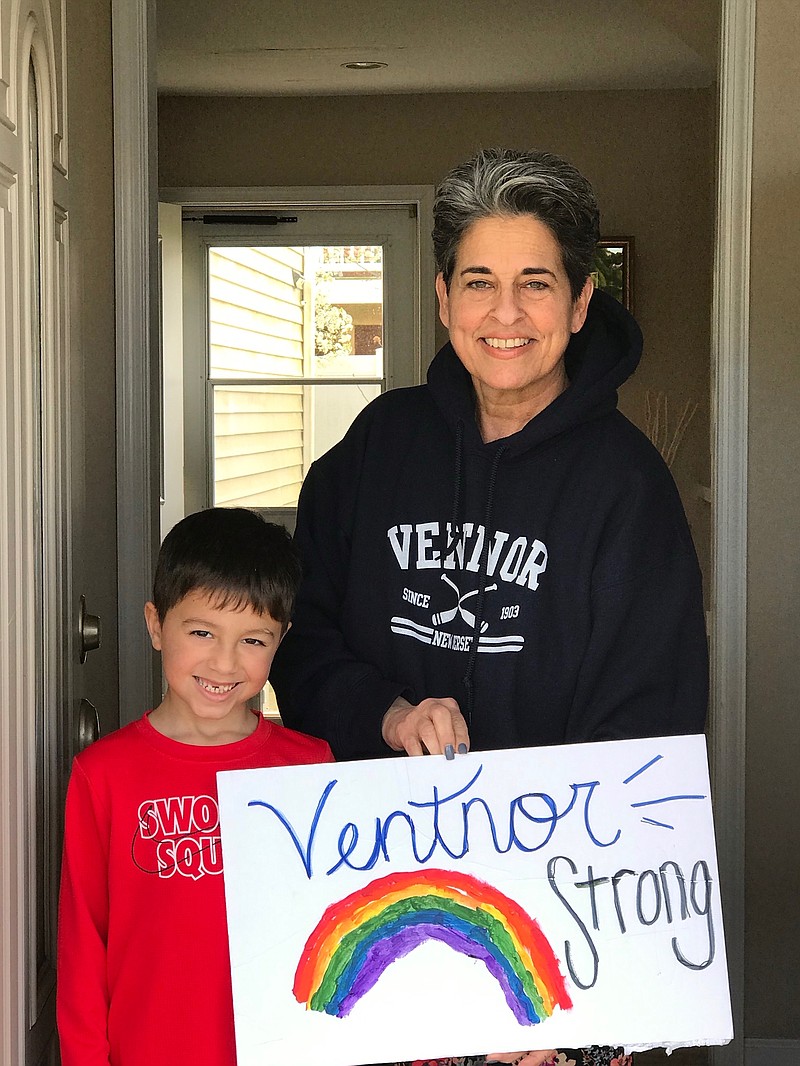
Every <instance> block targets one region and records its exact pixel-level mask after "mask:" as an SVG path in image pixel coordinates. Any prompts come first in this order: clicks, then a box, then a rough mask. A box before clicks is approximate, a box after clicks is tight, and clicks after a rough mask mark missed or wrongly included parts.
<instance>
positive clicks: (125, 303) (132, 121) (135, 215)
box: [111, 0, 160, 721]
mask: <svg viewBox="0 0 800 1066" xmlns="http://www.w3.org/2000/svg"><path fill="white" fill-rule="evenodd" d="M111 12H112V14H111V18H112V48H113V88H114V214H115V242H116V250H115V298H116V335H117V345H116V348H117V352H116V366H117V548H118V568H119V574H118V583H117V584H118V594H119V598H118V602H119V605H120V608H119V611H118V626H119V647H120V660H119V694H120V717H121V719H122V721H128V720H130V719H131V718H135V717H138V716H139V715H140V714H141V713H142V708H143V707H152V706H154V700H155V701H156V702H157V701H158V698H160V697H159V696H158V691H157V689H156V679H155V677H154V674H155V671H154V669H153V653H152V649H151V647H150V641H149V639H148V637H147V631H146V629H145V627H144V626H143V625H142V623H141V611H140V608H141V605H143V604H144V603H145V601H146V600H148V599H149V598H150V592H151V581H152V566H153V558H154V553H155V550H156V549H157V547H158V541H159V538H158V529H159V515H158V480H157V478H156V466H155V458H154V457H155V455H157V441H156V440H155V433H156V429H157V420H156V419H155V418H154V417H153V411H154V409H157V407H156V405H157V404H158V394H157V387H158V378H157V375H156V374H155V373H154V360H155V359H156V358H157V355H158V345H157V343H155V340H156V338H157V336H158V332H157V331H158V323H157V321H156V309H157V307H158V299H157V292H158V289H157V286H158V269H157V229H158V223H157V210H158V207H157V196H156V190H157V185H158V180H157V176H156V153H155V142H156V124H157V114H156V90H155V55H156V48H155V36H154V34H155V3H154V0H112V5H111ZM154 479H155V480H154ZM159 680H160V679H159Z"/></svg>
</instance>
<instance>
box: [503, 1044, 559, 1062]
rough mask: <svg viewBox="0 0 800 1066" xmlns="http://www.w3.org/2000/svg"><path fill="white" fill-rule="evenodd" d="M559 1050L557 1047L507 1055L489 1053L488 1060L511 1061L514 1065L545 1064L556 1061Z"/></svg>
mask: <svg viewBox="0 0 800 1066" xmlns="http://www.w3.org/2000/svg"><path fill="white" fill-rule="evenodd" d="M557 1056H558V1052H557V1051H556V1050H555V1048H551V1049H550V1050H549V1051H517V1052H513V1051H512V1052H509V1053H508V1054H507V1055H487V1056H486V1061H487V1062H510V1063H513V1066H544V1063H546V1062H555V1061H556V1058H557Z"/></svg>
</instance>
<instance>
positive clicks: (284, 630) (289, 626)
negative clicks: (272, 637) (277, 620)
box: [278, 622, 292, 644]
mask: <svg viewBox="0 0 800 1066" xmlns="http://www.w3.org/2000/svg"><path fill="white" fill-rule="evenodd" d="M291 628H292V623H291V622H287V623H286V625H285V626H284V629H283V632H282V633H281V640H283V638H284V637H285V636H286V634H287V633H288V632H289V630H290V629H291ZM281 640H279V641H278V643H279V644H280V642H281Z"/></svg>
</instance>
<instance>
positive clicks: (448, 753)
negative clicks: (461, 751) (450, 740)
mask: <svg viewBox="0 0 800 1066" xmlns="http://www.w3.org/2000/svg"><path fill="white" fill-rule="evenodd" d="M444 757H445V759H447V760H448V762H449V761H450V759H455V757H456V756H455V752H454V751H453V745H452V744H445V746H444Z"/></svg>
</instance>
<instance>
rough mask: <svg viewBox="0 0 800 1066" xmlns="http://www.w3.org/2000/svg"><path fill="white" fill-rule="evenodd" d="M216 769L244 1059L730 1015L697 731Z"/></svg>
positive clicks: (481, 1043)
mask: <svg viewBox="0 0 800 1066" xmlns="http://www.w3.org/2000/svg"><path fill="white" fill-rule="evenodd" d="M218 785H219V805H220V820H221V827H222V850H223V856H224V867H225V873H224V876H225V889H226V899H227V908H228V927H229V937H230V949H231V969H232V976H233V997H234V1014H235V1020H236V1040H237V1053H238V1063H239V1066H256V1064H258V1066H271V1064H276V1066H277V1064H278V1063H279V1062H287V1061H290V1062H291V1063H292V1064H293V1066H318V1064H319V1063H325V1064H326V1066H354V1064H359V1063H381V1062H394V1061H399V1060H404V1059H409V1060H414V1059H424V1058H433V1057H436V1056H446V1055H469V1054H481V1053H484V1052H493V1051H522V1050H528V1049H532V1048H551V1047H553V1048H555V1047H565V1048H575V1047H583V1046H588V1045H590V1044H612V1045H624V1046H625V1047H626V1048H628V1049H635V1048H640V1049H642V1048H648V1047H662V1046H663V1047H667V1048H675V1047H681V1046H686V1045H703V1044H723V1043H727V1041H729V1040H730V1039H731V1038H732V1021H731V1012H730V999H729V993H728V978H727V968H726V961H725V945H724V938H723V931H722V913H721V909H720V892H719V883H718V876H717V861H716V852H715V846H714V830H713V823H712V815H711V801H710V789H709V779H708V769H707V762H706V751H705V739H704V737H702V736H696V737H669V738H662V739H655V740H631V741H618V742H613V743H602V744H580V745H571V746H568V747H553V748H535V749H520V750H513V751H502V752H480V753H475V754H472V753H471V754H468V755H460V756H456V758H455V759H453V760H452V761H447V760H446V759H444V757H442V756H435V757H426V758H416V759H410V758H397V759H385V760H375V761H369V762H360V763H337V764H326V765H320V766H300V767H280V768H276V769H265V770H241V771H228V772H224V773H220V774H219V775H218Z"/></svg>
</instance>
